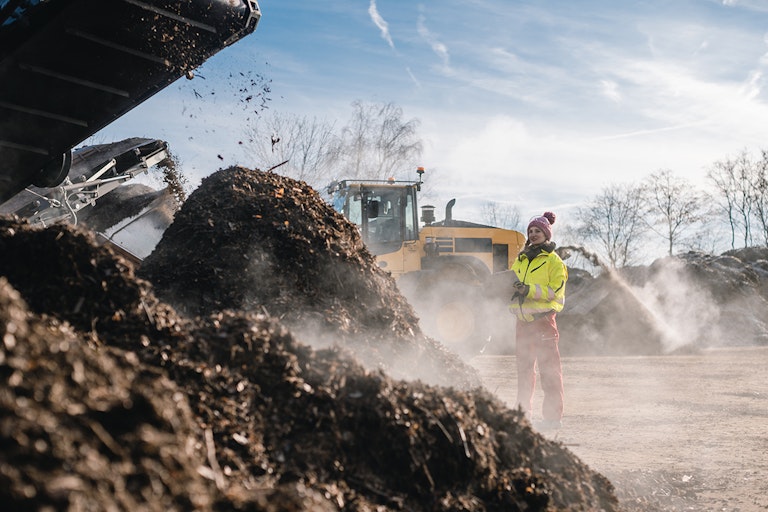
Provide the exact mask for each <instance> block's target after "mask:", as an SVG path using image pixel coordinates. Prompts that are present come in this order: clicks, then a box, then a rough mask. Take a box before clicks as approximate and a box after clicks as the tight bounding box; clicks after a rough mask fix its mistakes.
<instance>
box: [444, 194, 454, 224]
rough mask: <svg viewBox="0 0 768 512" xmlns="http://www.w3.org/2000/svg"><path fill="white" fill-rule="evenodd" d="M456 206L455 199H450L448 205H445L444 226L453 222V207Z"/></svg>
mask: <svg viewBox="0 0 768 512" xmlns="http://www.w3.org/2000/svg"><path fill="white" fill-rule="evenodd" d="M455 204H456V199H455V198H454V199H451V200H450V201H448V204H446V205H445V225H446V226H447V225H449V224H451V223H452V222H453V205H455Z"/></svg>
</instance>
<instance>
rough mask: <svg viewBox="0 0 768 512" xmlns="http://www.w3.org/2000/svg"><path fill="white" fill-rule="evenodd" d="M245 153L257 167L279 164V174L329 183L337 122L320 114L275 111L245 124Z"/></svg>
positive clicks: (313, 184)
mask: <svg viewBox="0 0 768 512" xmlns="http://www.w3.org/2000/svg"><path fill="white" fill-rule="evenodd" d="M246 136H247V138H248V141H249V144H248V145H247V146H246V147H245V152H246V154H247V155H248V156H249V157H250V158H253V159H254V160H255V162H256V167H259V168H261V169H270V168H273V167H275V166H278V165H279V166H280V174H283V175H285V176H290V177H291V178H294V179H297V180H302V181H306V182H307V183H309V184H310V185H312V186H314V187H318V186H323V185H325V184H327V183H328V182H329V181H330V179H329V176H330V175H331V174H332V171H331V169H332V168H333V162H334V159H335V151H334V147H335V145H336V136H335V134H334V125H333V123H329V122H326V121H322V120H318V119H317V118H314V117H313V118H311V119H310V118H308V117H301V116H297V115H293V114H281V113H273V114H271V115H266V116H263V117H260V118H258V119H257V121H256V122H255V123H254V124H252V125H249V126H248V127H247V128H246Z"/></svg>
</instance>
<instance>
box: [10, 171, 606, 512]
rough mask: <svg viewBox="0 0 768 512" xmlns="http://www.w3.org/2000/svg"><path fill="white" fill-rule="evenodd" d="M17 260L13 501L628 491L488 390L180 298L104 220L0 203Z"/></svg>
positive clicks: (241, 501) (468, 503)
mask: <svg viewBox="0 0 768 512" xmlns="http://www.w3.org/2000/svg"><path fill="white" fill-rule="evenodd" d="M243 186H245V185H243ZM190 199H191V198H190ZM297 207H299V208H300V207H301V206H300V205H299V206H297ZM216 225H217V224H216V222H215V221H214V226H216ZM284 225H285V224H284ZM219 226H221V227H222V229H223V231H224V232H225V234H226V231H227V230H228V229H230V227H229V226H228V225H227V224H223V225H221V224H219ZM211 230H212V231H213V227H212V228H211ZM214 239H217V238H215V237H214ZM329 243H330V244H333V242H332V241H331V242H329ZM339 243H348V244H350V245H349V246H350V247H355V243H356V242H355V239H354V238H353V237H352V240H351V241H345V240H344V237H343V236H341V237H340V240H339ZM276 245H279V244H276ZM323 247H325V246H320V247H319V248H313V247H312V244H308V248H309V249H313V250H314V251H315V252H314V254H320V253H324V252H325V251H327V249H324V248H323ZM275 250H277V249H275ZM289 252H290V251H289ZM336 252H338V251H336ZM361 254H362V255H360V256H359V258H361V259H362V260H363V261H364V260H365V259H366V258H367V256H366V255H365V253H361ZM229 255H230V256H231V255H232V254H229ZM224 256H225V255H222V254H219V255H218V257H219V258H223V257H224ZM293 257H294V258H296V256H295V255H294V256H293ZM326 258H327V257H324V258H319V261H318V263H317V265H319V264H320V262H323V263H324V262H325V261H327V259H326ZM222 261H223V260H222ZM292 261H294V262H295V261H299V262H302V264H303V265H304V268H305V269H308V271H307V275H310V276H311V275H324V272H319V271H317V270H313V269H312V259H311V258H309V257H308V256H307V255H306V253H305V254H304V259H302V258H301V257H298V258H296V260H292ZM362 266H363V269H357V270H355V269H354V265H352V264H350V266H349V267H348V269H347V270H348V271H349V272H352V271H353V270H354V271H356V272H357V273H359V274H362V275H366V272H368V267H367V266H365V265H362ZM313 272H314V273H313ZM349 272H348V273H349ZM0 273H2V275H4V276H5V278H6V279H7V281H8V283H9V284H10V285H8V284H5V283H1V284H0V339H2V340H3V344H2V345H1V346H0V379H1V380H0V381H1V382H2V384H1V386H2V387H1V388H0V389H1V390H2V392H1V393H0V407H1V408H2V416H0V426H1V427H2V428H0V443H1V444H2V446H3V450H2V451H0V482H2V483H3V485H2V486H0V489H2V491H0V493H2V500H3V503H4V507H6V509H8V510H22V509H24V510H26V509H41V508H43V507H46V506H50V507H52V508H54V509H69V510H93V509H105V508H111V509H113V510H137V509H145V510H189V509H193V508H194V509H197V510H258V511H261V510H265V511H266V510H298V511H301V510H306V511H310V510H312V511H324V510H348V511H366V510H371V511H373V510H378V511H386V510H414V511H427V510H429V511H448V510H452V511H453V510H467V511H469V510H472V511H483V510H489V511H490V510H493V511H501V510H505V511H507V510H512V511H514V510H600V509H602V510H606V511H611V510H616V509H617V502H616V499H615V496H614V494H613V489H612V486H611V484H610V483H609V482H608V481H607V480H606V479H605V478H603V477H602V476H601V475H599V474H596V473H594V472H593V471H591V470H590V469H589V468H588V467H587V466H585V465H583V464H582V463H581V462H580V461H579V460H578V459H577V458H576V457H575V456H574V455H573V454H571V453H570V452H569V451H568V450H567V449H566V448H565V447H563V446H562V445H560V444H558V443H554V442H551V441H547V440H545V439H543V438H542V437H540V436H539V435H538V434H536V433H535V432H534V431H533V430H532V429H531V428H530V426H529V424H528V423H527V421H526V420H525V419H523V418H522V416H521V415H520V414H519V413H518V412H515V411H510V410H508V409H506V408H505V407H504V406H503V405H502V404H501V403H500V402H499V401H497V400H496V399H495V398H494V397H492V396H490V395H489V394H488V393H486V392H485V391H483V390H482V389H478V388H474V389H469V388H466V389H464V388H462V387H452V388H451V387H441V386H431V385H428V384H424V383H422V382H412V383H408V382H405V381H402V380H395V379H393V378H392V377H390V376H388V375H387V374H385V373H383V372H381V371H379V370H372V369H369V368H367V367H366V366H363V365H361V364H360V363H358V362H357V361H356V359H355V356H356V354H359V350H355V351H354V352H347V350H348V349H347V348H340V347H342V346H341V345H336V346H331V347H329V348H325V349H321V350H315V349H313V348H311V347H309V346H308V345H306V344H303V343H302V342H300V341H299V340H298V339H297V338H296V337H294V335H293V334H291V332H290V331H289V330H288V329H287V328H286V326H285V324H283V322H282V321H281V320H279V319H278V318H275V317H267V316H265V315H263V314H255V313H253V312H244V311H234V310H233V309H232V308H224V310H222V311H215V312H211V313H210V314H209V315H206V316H200V317H194V318H193V317H191V316H184V317H183V316H179V315H178V314H177V313H176V312H175V311H174V309H173V308H172V307H170V306H168V305H166V304H165V303H164V302H161V301H159V300H158V299H156V298H155V295H154V293H153V291H152V288H151V286H150V284H149V283H148V282H146V281H142V280H139V279H136V278H135V277H134V276H133V275H132V267H131V266H130V265H128V264H126V263H124V262H123V261H122V260H120V259H119V258H116V257H115V256H114V255H113V254H112V253H111V251H110V250H108V249H107V248H105V247H99V246H97V245H95V244H94V241H93V238H92V236H91V235H90V234H89V233H85V232H83V231H81V230H78V229H74V228H69V227H51V228H47V229H35V228H31V227H29V226H25V225H23V224H20V223H18V222H13V221H5V220H4V221H0ZM370 275H372V276H376V274H375V272H373V271H371V272H370ZM282 278H283V279H285V277H282ZM373 281H374V282H380V281H381V282H385V283H386V282H387V280H386V279H383V278H380V277H373ZM11 286H12V287H13V288H11ZM14 288H15V289H16V290H18V292H19V293H20V295H21V297H22V298H23V300H24V301H26V305H25V303H24V302H22V300H21V299H20V298H19V297H18V296H17V294H16V292H15V291H14ZM190 288H191V289H193V290H194V288H195V285H194V283H192V284H191V285H190ZM368 288H369V289H370V288H375V286H374V285H368ZM300 289H301V290H302V291H304V290H312V286H311V285H307V288H300ZM272 293H276V292H272ZM283 293H288V292H283ZM366 293H368V292H367V291H361V292H360V295H358V297H366V296H367V295H366ZM215 296H219V297H222V296H225V295H224V294H223V293H220V294H219V295H215ZM278 296H279V297H283V296H284V295H279V294H278ZM318 296H319V297H320V300H330V299H325V298H324V296H323V295H322V294H321V293H319V292H318ZM355 303H356V304H357V303H359V300H357V301H356V302H355ZM278 304H280V302H279V301H278ZM366 304H367V302H366ZM335 307H336V308H337V310H336V312H335V315H337V316H336V317H333V316H332V318H345V317H346V318H349V319H350V320H349V322H350V327H349V328H348V329H340V330H339V336H340V338H345V337H346V336H347V335H348V333H350V332H354V333H355V334H356V336H358V337H359V339H360V341H359V342H358V343H359V345H358V346H363V345H366V344H368V345H369V346H374V344H375V343H387V342H389V343H392V341H391V340H392V337H386V338H385V337H383V336H381V333H380V332H379V331H380V330H381V328H382V323H377V322H376V321H375V320H371V319H380V318H382V314H381V313H379V314H370V313H368V312H367V311H364V310H362V308H361V309H360V310H356V309H354V308H352V307H347V304H346V303H345V302H342V301H339V302H337V303H336V304H335ZM278 309H279V308H276V307H275V308H273V310H274V311H277V310H278ZM287 309H289V308H287ZM350 311H355V312H359V313H358V314H357V315H352V314H350ZM406 312H407V311H406ZM289 313H290V311H287V312H286V315H285V316H286V318H287V317H289ZM294 314H295V313H294ZM403 315H404V316H403V318H407V317H406V316H405V315H406V313H403ZM297 316H298V317H300V315H297ZM365 322H370V323H371V324H372V328H371V332H373V335H372V337H371V338H367V332H366V323H365ZM392 322H393V320H392V319H391V318H390V319H388V320H387V321H386V322H384V325H387V326H390V327H387V329H391V326H392V325H393V324H392ZM394 322H395V323H394V325H399V324H398V320H397V319H395V320H394ZM330 323H331V325H332V324H333V322H330ZM410 341H412V340H410V339H409V342H410ZM394 343H399V341H398V340H395V342H394ZM424 352H425V353H426V352H427V351H426V350H425V351H424ZM432 359H433V363H431V364H434V365H437V364H439V363H438V361H440V359H439V358H437V357H434V358H432ZM449 362H450V361H449ZM446 374H454V375H458V370H457V369H456V368H448V369H447V370H446Z"/></svg>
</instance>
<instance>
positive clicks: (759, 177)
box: [573, 150, 768, 268]
mask: <svg viewBox="0 0 768 512" xmlns="http://www.w3.org/2000/svg"><path fill="white" fill-rule="evenodd" d="M706 177H707V181H708V183H709V184H710V185H711V190H709V191H704V190H699V189H697V188H696V187H695V186H694V185H692V184H691V183H690V182H689V181H688V180H686V179H684V178H682V177H679V176H677V175H675V173H674V172H673V171H671V170H668V169H664V170H659V171H657V172H654V173H652V174H650V175H649V176H648V177H646V178H645V179H644V180H642V181H641V182H639V183H630V184H611V185H608V186H606V187H605V188H603V189H602V190H601V191H600V192H599V193H598V194H597V195H596V196H595V197H593V198H592V199H591V200H590V201H589V202H588V203H587V204H586V205H585V206H584V207H581V208H579V209H578V210H577V214H576V219H577V226H576V227H575V229H574V233H573V234H574V235H575V236H578V237H581V238H582V240H583V241H584V242H585V243H589V244H593V245H594V246H595V247H596V248H597V250H598V251H599V252H600V253H601V256H604V257H605V261H606V263H607V264H608V265H610V266H611V267H614V268H615V267H624V266H627V265H631V264H634V263H637V262H638V260H639V259H640V258H642V257H643V256H646V255H645V254H643V251H644V249H646V248H647V247H648V244H649V242H651V241H652V240H653V239H656V241H659V240H662V241H663V242H664V244H665V246H666V251H667V253H668V254H669V255H673V254H674V252H675V251H676V250H692V249H706V248H707V247H706V246H705V245H706V243H707V242H708V241H709V242H711V240H708V239H707V236H706V234H707V233H709V234H711V233H712V230H713V228H714V227H716V226H718V225H723V224H724V225H725V226H727V231H728V233H729V235H730V248H731V249H735V248H736V247H737V243H738V244H743V247H749V246H755V245H763V246H768V150H762V151H761V154H760V156H759V158H756V159H755V158H752V157H751V156H750V155H749V153H748V152H747V151H746V150H744V151H742V152H741V153H740V154H739V155H738V156H737V157H735V158H727V159H724V160H721V161H717V162H715V163H714V164H712V165H711V166H710V168H709V169H708V170H707V174H706Z"/></svg>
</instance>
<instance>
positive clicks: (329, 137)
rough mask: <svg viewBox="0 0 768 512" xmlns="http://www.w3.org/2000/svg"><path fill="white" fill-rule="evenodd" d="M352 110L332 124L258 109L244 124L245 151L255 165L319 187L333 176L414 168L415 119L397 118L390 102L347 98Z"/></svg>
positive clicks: (385, 174) (377, 175) (417, 148)
mask: <svg viewBox="0 0 768 512" xmlns="http://www.w3.org/2000/svg"><path fill="white" fill-rule="evenodd" d="M352 110H353V112H352V116H351V117H350V119H349V121H348V122H347V124H346V125H344V126H342V127H341V128H339V129H337V127H336V125H335V123H333V122H329V121H325V120H322V119H317V118H316V117H312V118H309V117H306V116H298V115H294V114H286V113H269V112H263V113H262V115H261V116H259V117H258V118H257V119H256V120H255V121H254V122H253V124H251V125H249V126H248V127H246V137H247V140H248V144H247V145H246V147H245V148H244V149H245V152H246V153H247V154H248V156H249V157H250V158H252V159H254V161H255V162H256V163H257V164H258V167H259V168H261V169H269V168H272V167H275V166H280V173H281V174H283V175H286V176H290V177H291V178H295V179H298V180H302V181H305V182H307V183H308V184H309V185H311V186H313V187H314V188H317V189H320V188H322V187H324V186H325V185H327V184H328V183H330V182H331V181H334V180H339V179H387V178H389V177H392V176H394V175H395V174H397V173H398V172H401V171H403V170H410V169H415V168H416V166H417V165H418V164H419V159H420V157H421V153H422V149H423V148H422V142H421V139H420V138H419V136H418V127H419V121H418V119H409V120H404V119H403V111H402V109H401V108H400V107H398V106H396V105H394V104H393V103H365V102H362V101H355V102H353V103H352Z"/></svg>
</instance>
